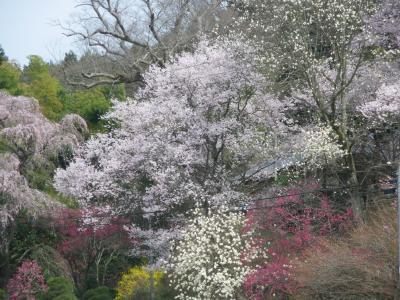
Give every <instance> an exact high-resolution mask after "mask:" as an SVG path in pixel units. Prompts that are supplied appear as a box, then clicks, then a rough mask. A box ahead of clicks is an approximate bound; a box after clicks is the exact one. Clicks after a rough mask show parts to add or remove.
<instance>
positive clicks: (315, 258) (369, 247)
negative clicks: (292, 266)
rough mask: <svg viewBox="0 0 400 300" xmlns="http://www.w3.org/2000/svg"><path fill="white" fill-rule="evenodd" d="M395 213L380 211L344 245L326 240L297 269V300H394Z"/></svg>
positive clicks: (389, 210)
mask: <svg viewBox="0 0 400 300" xmlns="http://www.w3.org/2000/svg"><path fill="white" fill-rule="evenodd" d="M396 241H397V230H396V212H395V210H394V209H393V208H380V209H379V210H378V211H377V212H376V213H374V214H373V215H372V216H371V217H370V218H369V221H367V222H366V223H364V224H361V225H360V226H359V227H358V228H356V229H355V230H354V231H353V232H352V233H351V235H350V237H349V238H347V239H345V240H341V241H335V240H328V239H325V240H323V241H322V242H321V243H320V244H319V245H318V246H317V247H313V248H312V249H311V250H310V251H308V255H307V256H306V259H305V260H303V261H301V262H299V263H298V265H297V267H296V278H297V280H298V281H299V284H300V285H301V287H302V288H301V289H300V291H299V292H300V293H299V294H298V296H297V298H298V299H394V297H395V292H396V272H397V262H396V259H397V246H396Z"/></svg>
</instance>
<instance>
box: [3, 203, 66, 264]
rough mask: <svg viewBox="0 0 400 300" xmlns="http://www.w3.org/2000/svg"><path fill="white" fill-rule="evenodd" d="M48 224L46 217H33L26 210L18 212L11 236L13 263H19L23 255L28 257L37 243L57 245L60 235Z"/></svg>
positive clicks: (10, 248)
mask: <svg viewBox="0 0 400 300" xmlns="http://www.w3.org/2000/svg"><path fill="white" fill-rule="evenodd" d="M48 225H49V224H48V220H47V219H45V218H38V219H33V218H32V217H29V216H28V214H27V213H26V212H24V211H22V212H20V213H19V214H18V216H17V217H16V218H15V225H14V230H13V232H12V234H11V236H10V237H9V239H10V246H9V253H10V257H9V259H10V263H11V264H12V265H18V264H19V261H20V260H21V259H22V258H23V257H28V256H29V255H30V254H31V252H32V250H33V249H34V247H33V246H35V245H36V246H37V245H49V246H51V247H56V245H57V243H58V241H59V237H58V235H57V234H56V232H55V230H54V229H53V228H51V227H49V226H48Z"/></svg>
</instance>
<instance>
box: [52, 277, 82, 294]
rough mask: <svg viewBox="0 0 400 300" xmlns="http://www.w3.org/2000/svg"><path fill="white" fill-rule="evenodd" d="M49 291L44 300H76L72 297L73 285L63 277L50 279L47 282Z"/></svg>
mask: <svg viewBox="0 0 400 300" xmlns="http://www.w3.org/2000/svg"><path fill="white" fill-rule="evenodd" d="M47 285H48V287H49V290H48V291H47V294H46V296H45V299H46V300H55V299H58V300H77V298H76V296H75V295H74V285H73V283H72V282H71V281H70V280H68V279H67V278H64V277H52V278H50V279H49V280H48V281H47Z"/></svg>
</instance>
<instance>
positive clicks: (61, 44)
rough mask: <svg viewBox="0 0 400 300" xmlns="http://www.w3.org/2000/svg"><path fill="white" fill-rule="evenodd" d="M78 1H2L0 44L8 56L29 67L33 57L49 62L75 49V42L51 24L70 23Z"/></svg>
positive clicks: (0, 1)
mask: <svg viewBox="0 0 400 300" xmlns="http://www.w3.org/2000/svg"><path fill="white" fill-rule="evenodd" d="M74 4H75V0H0V45H2V47H3V49H4V51H5V52H6V54H7V56H8V57H9V58H11V59H16V60H17V61H18V62H19V63H21V64H25V63H26V62H27V59H26V57H27V56H28V55H31V54H36V55H40V56H41V57H43V58H44V59H45V60H46V61H49V60H56V59H60V58H62V57H63V55H64V53H65V52H67V51H68V50H69V49H73V48H74V45H73V43H72V40H70V39H69V38H66V37H65V36H63V35H62V34H61V32H62V31H61V29H60V28H57V27H55V26H53V25H52V24H51V23H52V22H54V21H55V20H60V21H63V20H64V21H65V20H68V18H69V16H70V15H71V13H72V12H73V11H74Z"/></svg>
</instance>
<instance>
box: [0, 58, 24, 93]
mask: <svg viewBox="0 0 400 300" xmlns="http://www.w3.org/2000/svg"><path fill="white" fill-rule="evenodd" d="M20 78H21V70H20V69H19V68H18V66H16V65H15V64H12V63H9V62H3V63H1V64H0V89H4V90H6V91H8V92H9V93H10V94H11V95H20V94H21V93H22V88H21V85H20Z"/></svg>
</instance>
